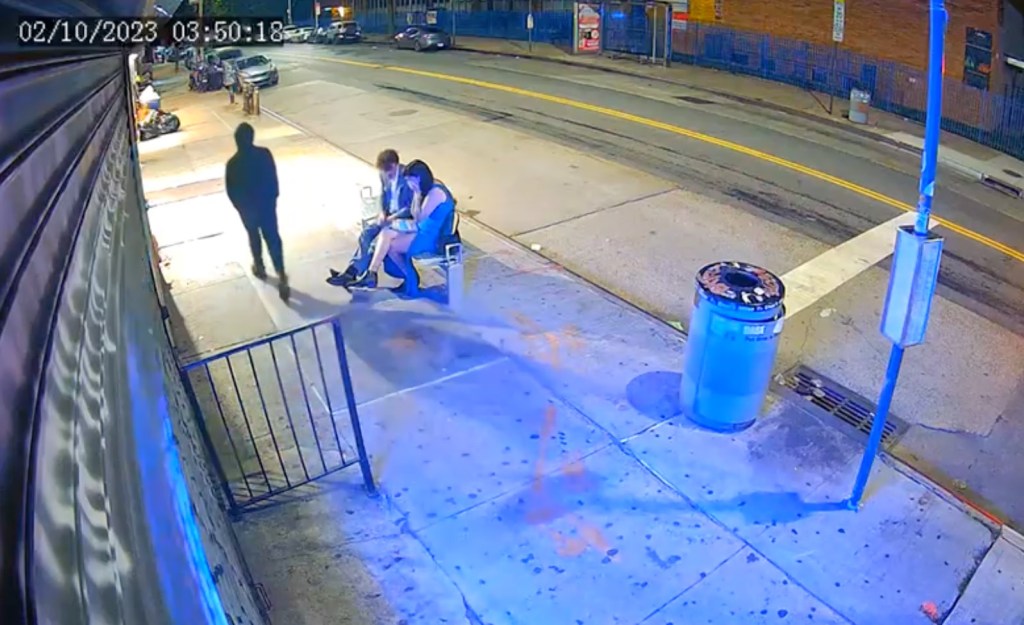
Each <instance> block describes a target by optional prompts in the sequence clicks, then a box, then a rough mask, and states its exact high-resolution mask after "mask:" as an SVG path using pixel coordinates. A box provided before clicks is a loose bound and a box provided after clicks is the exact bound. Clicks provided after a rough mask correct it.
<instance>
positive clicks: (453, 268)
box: [412, 208, 464, 311]
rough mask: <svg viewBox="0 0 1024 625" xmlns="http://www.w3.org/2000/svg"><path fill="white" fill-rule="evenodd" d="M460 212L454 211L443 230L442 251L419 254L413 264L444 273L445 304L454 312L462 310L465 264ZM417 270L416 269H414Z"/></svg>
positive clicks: (414, 258)
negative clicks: (460, 233) (460, 231)
mask: <svg viewBox="0 0 1024 625" xmlns="http://www.w3.org/2000/svg"><path fill="white" fill-rule="evenodd" d="M459 221H460V219H459V211H458V209H457V208H456V209H455V210H454V211H452V215H451V218H450V219H449V220H448V221H447V222H446V223H445V227H444V228H442V229H441V237H442V239H441V244H440V246H439V247H440V248H441V249H440V250H439V251H438V252H434V253H429V252H428V253H425V254H417V255H416V256H414V257H413V259H412V260H413V263H414V264H416V265H419V266H420V267H426V268H437V269H440V270H441V271H442V272H443V273H444V282H445V297H446V299H445V303H446V304H447V305H448V307H449V308H451V309H452V310H456V311H457V310H460V309H461V308H462V296H463V288H464V284H463V264H462V260H463V259H462V238H461V237H460V235H459ZM413 269H414V270H415V269H416V268H415V267H414V268H413Z"/></svg>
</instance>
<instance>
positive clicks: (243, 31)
mask: <svg viewBox="0 0 1024 625" xmlns="http://www.w3.org/2000/svg"><path fill="white" fill-rule="evenodd" d="M284 26H285V21H284V19H282V18H279V17H271V18H266V17H208V18H204V19H202V20H200V19H197V18H171V19H168V18H102V17H95V18H60V17H19V18H18V43H19V44H20V45H22V46H30V47H71V48H83V47H85V48H89V47H99V48H110V47H133V46H138V45H178V44H181V45H197V44H200V43H203V44H205V45H211V46H245V45H256V46H267V45H278V44H283V43H284Z"/></svg>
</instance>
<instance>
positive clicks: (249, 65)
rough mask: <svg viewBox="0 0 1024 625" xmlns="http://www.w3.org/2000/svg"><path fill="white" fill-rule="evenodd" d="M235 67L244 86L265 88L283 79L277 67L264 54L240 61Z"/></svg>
mask: <svg viewBox="0 0 1024 625" xmlns="http://www.w3.org/2000/svg"><path fill="white" fill-rule="evenodd" d="M234 65H235V69H236V70H237V71H238V77H239V78H240V79H241V82H242V84H251V85H256V86H257V87H265V86H270V85H276V84H277V82H278V80H280V78H281V76H280V74H279V73H278V71H277V67H276V66H275V65H274V64H273V63H272V62H271V61H270V59H268V58H267V57H265V56H263V55H262V54H256V55H253V56H247V57H245V58H241V59H238V60H237V61H235V62H234Z"/></svg>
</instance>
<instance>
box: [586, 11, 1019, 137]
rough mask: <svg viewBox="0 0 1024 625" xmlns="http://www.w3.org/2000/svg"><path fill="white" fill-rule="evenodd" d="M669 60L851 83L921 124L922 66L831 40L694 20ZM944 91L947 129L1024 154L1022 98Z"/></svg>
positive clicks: (823, 85)
mask: <svg viewBox="0 0 1024 625" xmlns="http://www.w3.org/2000/svg"><path fill="white" fill-rule="evenodd" d="M612 34H613V33H609V35H612ZM609 39H610V37H608V38H606V44H607V43H608V41H609ZM672 58H673V60H675V61H679V62H684V63H691V64H695V65H700V66H703V67H710V68H715V69H719V70H723V71H728V72H733V73H738V74H748V75H751V76H757V77H759V78H764V79H766V80H773V81H777V82H783V83H788V84H791V85H795V86H798V87H801V88H805V89H813V90H814V91H818V92H821V93H826V94H831V95H835V96H838V97H840V98H844V99H845V98H846V97H848V96H849V93H850V90H851V89H853V88H858V89H863V90H866V91H868V92H869V93H871V95H872V102H871V104H872V106H874V107H875V108H878V109H881V110H883V111H887V112H891V113H894V114H897V115H901V116H903V117H906V118H908V119H912V120H915V121H918V122H922V123H923V122H924V112H923V111H924V108H925V97H926V93H927V78H926V76H925V73H924V72H923V71H922V70H918V69H915V68H912V67H908V66H905V65H900V64H898V63H893V62H890V61H884V60H880V59H875V58H871V57H866V56H863V55H860V54H856V53H853V52H849V51H846V50H842V49H839V50H835V49H833V47H832V46H828V45H816V44H811V43H807V42H804V41H793V40H788V39H782V38H778V37H772V36H771V35H767V34H763V33H750V32H741V31H735V30H731V29H728V28H722V27H717V26H708V25H703V24H691V25H690V27H689V29H688V30H687V31H685V32H681V33H675V34H674V35H673V50H672ZM943 89H944V103H943V120H942V128H943V129H944V130H946V131H948V132H952V133H955V134H958V135H961V136H964V137H967V138H969V139H972V140H974V141H977V142H979V143H983V144H985V145H989V146H991V147H994V148H996V149H999V150H1001V151H1003V152H1007V153H1009V154H1011V155H1013V156H1017V157H1024V98H1021V97H1010V96H1007V95H1000V94H995V93H990V92H986V91H981V90H978V89H975V88H973V87H970V86H968V85H965V84H964V83H962V82H960V81H956V80H949V79H947V80H946V82H945V84H944V86H943Z"/></svg>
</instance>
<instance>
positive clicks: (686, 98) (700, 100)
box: [676, 95, 716, 104]
mask: <svg viewBox="0 0 1024 625" xmlns="http://www.w3.org/2000/svg"><path fill="white" fill-rule="evenodd" d="M676 99H677V100H682V101H683V102H689V103H690V104H716V102H712V101H711V100H705V99H704V98H698V97H697V96H693V95H677V96H676Z"/></svg>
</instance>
